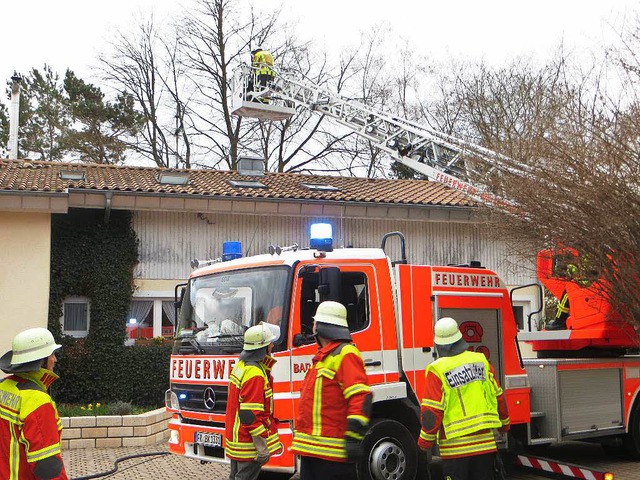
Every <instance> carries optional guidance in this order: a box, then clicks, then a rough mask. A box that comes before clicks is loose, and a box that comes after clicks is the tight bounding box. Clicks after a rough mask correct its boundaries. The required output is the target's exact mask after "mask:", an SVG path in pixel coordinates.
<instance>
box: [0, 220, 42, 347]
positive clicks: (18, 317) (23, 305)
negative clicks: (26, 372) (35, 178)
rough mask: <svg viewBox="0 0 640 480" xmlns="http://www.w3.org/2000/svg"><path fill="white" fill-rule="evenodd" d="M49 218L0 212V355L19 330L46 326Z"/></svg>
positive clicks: (9, 345)
mask: <svg viewBox="0 0 640 480" xmlns="http://www.w3.org/2000/svg"><path fill="white" fill-rule="evenodd" d="M50 256H51V215H50V214H49V213H8V212H0V299H2V300H1V301H0V332H1V333H0V355H2V354H4V353H5V352H6V351H7V350H10V349H11V339H12V338H13V336H14V335H15V334H16V333H18V332H19V331H21V330H24V329H26V328H31V327H46V326H47V316H48V312H49V267H50Z"/></svg>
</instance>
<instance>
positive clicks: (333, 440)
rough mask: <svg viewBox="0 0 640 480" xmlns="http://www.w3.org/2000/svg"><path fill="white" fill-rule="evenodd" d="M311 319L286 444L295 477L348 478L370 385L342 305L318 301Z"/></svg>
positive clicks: (305, 479) (363, 425)
mask: <svg viewBox="0 0 640 480" xmlns="http://www.w3.org/2000/svg"><path fill="white" fill-rule="evenodd" d="M313 319H314V324H313V333H314V334H315V336H316V341H317V342H318V345H319V349H318V352H317V353H316V355H315V356H314V357H313V359H312V366H311V368H310V369H309V370H308V371H307V374H306V376H305V379H304V382H303V384H302V388H301V390H300V403H299V405H300V411H299V412H298V416H297V419H296V422H295V425H294V438H293V445H292V447H291V450H292V451H293V452H294V453H296V454H297V455H300V456H301V462H300V479H301V480H315V479H322V480H338V479H340V480H342V479H344V480H351V479H354V478H356V466H355V463H354V462H356V461H357V460H358V459H359V457H360V454H361V451H360V450H361V442H362V439H363V438H364V435H365V433H366V431H367V427H368V424H369V416H370V415H371V405H372V395H371V389H370V388H369V384H368V381H367V374H366V372H365V369H364V362H363V361H362V356H361V355H360V352H359V351H358V349H357V348H356V346H355V345H353V344H352V343H351V334H350V333H349V327H348V325H347V309H346V308H345V307H344V305H342V304H341V303H338V302H332V301H326V302H322V303H321V304H320V305H319V306H318V309H317V310H316V314H315V316H314V317H313Z"/></svg>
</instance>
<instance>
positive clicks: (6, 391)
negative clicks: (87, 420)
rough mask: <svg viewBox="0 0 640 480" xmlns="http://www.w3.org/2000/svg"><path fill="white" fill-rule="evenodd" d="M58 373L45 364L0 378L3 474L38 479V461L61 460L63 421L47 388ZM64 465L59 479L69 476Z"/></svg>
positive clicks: (0, 469)
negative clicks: (28, 370) (32, 369)
mask: <svg viewBox="0 0 640 480" xmlns="http://www.w3.org/2000/svg"><path fill="white" fill-rule="evenodd" d="M57 378H58V376H57V375H56V374H55V373H53V372H51V371H49V370H46V369H44V368H41V369H40V370H38V371H37V372H27V373H16V374H13V375H10V376H8V377H7V378H5V379H3V380H2V381H0V478H2V479H3V480H37V479H38V478H39V477H37V476H36V475H35V473H34V469H35V468H36V465H37V462H38V461H40V460H44V459H47V458H49V457H53V456H57V457H58V458H59V460H60V462H62V456H61V452H60V440H61V435H62V422H61V421H60V416H59V415H58V410H57V409H56V405H55V403H54V402H53V400H52V399H51V397H50V396H49V394H48V393H47V388H48V387H49V386H50V385H51V384H52V383H53V382H54V381H55V380H56V379H57ZM67 478H68V477H67V474H66V472H65V470H64V466H63V467H62V471H61V472H60V475H59V476H57V477H55V479H57V480H67Z"/></svg>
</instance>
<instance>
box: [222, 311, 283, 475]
mask: <svg viewBox="0 0 640 480" xmlns="http://www.w3.org/2000/svg"><path fill="white" fill-rule="evenodd" d="M278 338H280V328H279V327H278V326H276V325H271V324H267V323H264V322H262V323H260V324H258V325H254V326H253V327H250V328H248V329H247V331H246V332H245V333H244V347H243V350H242V353H241V354H240V361H239V362H238V363H237V364H236V365H235V367H234V368H233V370H232V372H231V376H230V378H229V397H228V401H227V411H226V421H225V425H226V432H225V447H226V454H227V456H228V457H229V458H230V459H231V470H230V473H229V480H255V479H256V478H258V475H259V474H260V467H262V465H264V464H265V463H267V462H268V461H269V458H270V456H271V454H272V453H276V452H280V451H282V449H283V447H282V443H280V439H279V438H278V422H277V420H276V419H275V418H274V416H273V377H272V376H271V369H272V368H273V365H274V364H275V363H276V360H275V359H274V358H273V357H272V356H271V355H270V354H271V351H272V349H273V342H276V341H277V340H278Z"/></svg>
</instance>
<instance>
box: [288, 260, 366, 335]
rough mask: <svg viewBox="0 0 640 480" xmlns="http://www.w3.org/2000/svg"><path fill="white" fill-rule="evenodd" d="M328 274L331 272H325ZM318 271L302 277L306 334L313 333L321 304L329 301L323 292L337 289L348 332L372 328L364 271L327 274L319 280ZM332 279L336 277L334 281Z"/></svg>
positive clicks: (302, 311)
mask: <svg viewBox="0 0 640 480" xmlns="http://www.w3.org/2000/svg"><path fill="white" fill-rule="evenodd" d="M325 270H326V271H327V272H329V270H330V269H325ZM320 277H321V275H319V273H318V271H314V272H306V273H304V274H303V281H302V290H301V292H302V293H301V299H300V301H301V305H300V316H301V319H300V321H301V329H302V333H303V334H307V335H309V334H311V332H312V328H313V316H314V315H315V313H316V309H317V308H318V305H319V304H320V303H321V302H322V301H324V300H326V299H327V298H325V296H324V295H323V294H322V293H321V292H322V291H331V290H332V289H333V290H338V291H339V292H340V293H339V298H338V299H337V301H339V302H340V303H342V304H343V305H344V306H345V308H346V309H347V324H348V325H349V331H350V332H352V333H354V332H359V331H361V330H364V329H365V328H367V327H368V326H369V316H370V315H369V292H368V288H367V276H366V275H365V274H364V273H362V272H355V271H341V272H339V276H338V275H333V276H332V275H326V278H325V279H321V278H320ZM332 277H333V278H332Z"/></svg>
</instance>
